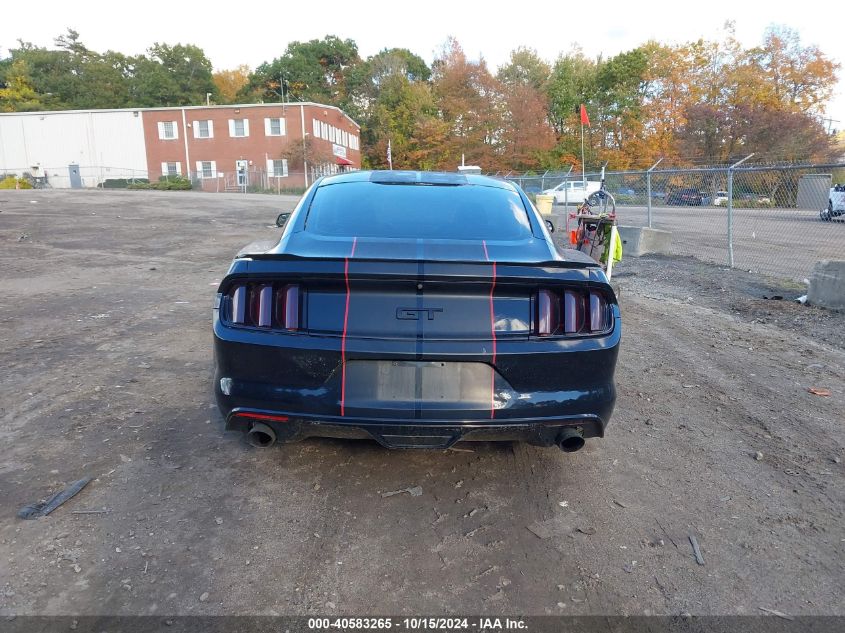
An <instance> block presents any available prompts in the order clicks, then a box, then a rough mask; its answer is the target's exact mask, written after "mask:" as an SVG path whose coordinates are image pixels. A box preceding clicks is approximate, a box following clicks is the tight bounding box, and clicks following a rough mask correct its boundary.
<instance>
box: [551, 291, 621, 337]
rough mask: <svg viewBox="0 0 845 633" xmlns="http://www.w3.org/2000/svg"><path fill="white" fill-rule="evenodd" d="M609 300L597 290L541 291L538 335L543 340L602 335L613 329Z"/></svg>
mask: <svg viewBox="0 0 845 633" xmlns="http://www.w3.org/2000/svg"><path fill="white" fill-rule="evenodd" d="M610 316H611V313H610V308H609V305H608V303H607V299H606V298H605V296H604V295H603V294H602V293H601V292H598V291H595V290H570V289H567V290H564V291H562V292H554V291H552V290H545V289H543V290H540V291H539V292H538V293H537V322H536V331H537V334H538V335H540V336H554V335H561V334H563V335H579V334H586V335H588V334H601V333H604V332H607V331H609V330H610V328H611V318H610Z"/></svg>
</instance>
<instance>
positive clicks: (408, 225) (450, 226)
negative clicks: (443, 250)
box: [305, 182, 531, 240]
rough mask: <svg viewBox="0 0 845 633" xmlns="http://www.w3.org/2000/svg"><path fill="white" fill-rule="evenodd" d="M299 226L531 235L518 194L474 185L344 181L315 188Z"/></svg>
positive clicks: (323, 230)
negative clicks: (304, 216) (305, 216)
mask: <svg viewBox="0 0 845 633" xmlns="http://www.w3.org/2000/svg"><path fill="white" fill-rule="evenodd" d="M305 230H306V231H309V232H312V233H317V234H320V235H331V236H348V237H356V236H357V237H395V238H411V239H413V238H419V239H443V240H482V239H483V240H521V239H525V238H528V237H530V236H531V224H530V223H529V221H528V212H527V211H526V210H525V207H524V206H523V204H522V199H521V198H520V197H519V195H518V194H517V193H516V192H514V191H510V190H507V189H501V188H497V187H484V186H480V185H456V186H448V185H446V186H443V185H395V184H389V185H388V184H377V183H373V182H349V183H341V184H336V185H327V186H324V187H320V188H319V189H317V191H316V192H315V195H314V199H313V200H312V202H311V207H310V209H309V211H308V216H307V219H306V221H305Z"/></svg>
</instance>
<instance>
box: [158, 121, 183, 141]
mask: <svg viewBox="0 0 845 633" xmlns="http://www.w3.org/2000/svg"><path fill="white" fill-rule="evenodd" d="M158 137H159V138H160V139H161V140H163V141H172V140H175V139H178V138H179V128H178V126H177V125H176V121H159V122H158Z"/></svg>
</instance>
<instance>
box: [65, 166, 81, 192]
mask: <svg viewBox="0 0 845 633" xmlns="http://www.w3.org/2000/svg"><path fill="white" fill-rule="evenodd" d="M67 173H68V175H69V176H70V188H71V189H82V176H81V175H80V174H79V165H76V164H73V163H72V164H70V165H68V166H67Z"/></svg>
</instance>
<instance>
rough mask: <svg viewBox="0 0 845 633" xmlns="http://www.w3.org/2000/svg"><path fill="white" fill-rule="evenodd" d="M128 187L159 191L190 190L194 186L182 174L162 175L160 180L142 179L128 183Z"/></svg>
mask: <svg viewBox="0 0 845 633" xmlns="http://www.w3.org/2000/svg"><path fill="white" fill-rule="evenodd" d="M126 188H127V189H132V190H138V189H155V190H157V191H189V190H190V189H192V188H193V186H192V184H191V181H190V180H189V179H188V178H183V177H182V176H162V177H161V178H159V180H158V182H149V181H147V182H142V181H141V180H140V179H138V180H136V181H135V182H132V183H129V184H128V185H126Z"/></svg>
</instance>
